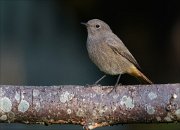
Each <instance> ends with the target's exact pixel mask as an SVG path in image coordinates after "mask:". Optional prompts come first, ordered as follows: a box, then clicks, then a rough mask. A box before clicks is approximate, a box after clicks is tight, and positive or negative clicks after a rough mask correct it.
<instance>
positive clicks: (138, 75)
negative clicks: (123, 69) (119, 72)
mask: <svg viewBox="0 0 180 130" xmlns="http://www.w3.org/2000/svg"><path fill="white" fill-rule="evenodd" d="M129 74H131V75H132V76H135V77H136V78H138V79H140V80H142V81H143V82H145V83H149V84H153V82H152V81H151V80H149V79H148V78H147V77H146V76H145V75H144V74H143V73H142V72H141V71H140V70H138V69H137V68H136V67H135V66H133V67H131V69H130V71H129Z"/></svg>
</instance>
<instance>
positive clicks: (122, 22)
mask: <svg viewBox="0 0 180 130" xmlns="http://www.w3.org/2000/svg"><path fill="white" fill-rule="evenodd" d="M179 5H180V4H178V1H177V2H176V1H167V2H166V1H163V0H159V1H153V0H152V1H149V2H148V1H144V2H143V1H141V2H140V1H139V2H138V1H130V0H119V1H113V0H110V1H104V0H59V1H56V0H0V84H3V85H8V84H11V85H37V86H39V85H62V84H74V85H75V84H78V85H86V84H93V83H94V82H95V81H96V80H97V79H98V78H100V77H101V76H102V75H103V73H102V72H100V71H99V69H98V68H97V67H96V66H95V65H94V64H93V63H92V62H91V61H90V59H89V58H88V54H87V50H86V38H87V32H86V29H85V27H83V26H82V25H81V24H80V22H87V21H88V20H90V19H93V18H98V19H101V20H103V21H105V22H107V23H108V24H109V25H110V27H111V29H112V30H113V32H114V33H115V34H117V35H118V36H119V37H120V38H121V40H122V41H123V42H124V43H125V45H126V46H127V48H128V49H129V50H130V51H131V53H132V54H133V55H134V57H135V58H136V60H137V61H138V62H139V64H140V66H141V68H142V70H143V72H144V73H145V74H146V75H147V76H148V77H149V78H150V79H151V80H152V81H153V82H154V83H157V84H161V83H176V82H179V81H180V8H179ZM116 78H117V76H108V77H107V78H106V79H104V80H103V81H102V82H101V84H102V85H114V84H115V82H116ZM121 83H122V84H139V82H138V81H137V80H136V78H134V77H131V76H129V75H126V74H125V75H123V76H122V78H121ZM9 129H13V130H22V129H27V130H28V129H43V130H49V129H51V130H58V129H63V130H70V129H76V130H80V129H81V130H82V129H83V128H82V127H80V126H74V125H52V126H47V127H46V126H41V125H23V124H11V125H9V124H0V130H9ZM98 129H106V130H110V129H111V130H113V129H114V130H117V129H125V130H131V129H133V130H144V129H146V130H150V129H154V130H161V129H162V130H179V129H180V125H179V124H160V125H159V124H149V125H147V124H143V125H142V124H133V125H123V126H122V125H119V126H113V127H103V128H98Z"/></svg>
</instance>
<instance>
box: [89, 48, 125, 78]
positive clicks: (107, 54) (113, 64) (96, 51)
mask: <svg viewBox="0 0 180 130" xmlns="http://www.w3.org/2000/svg"><path fill="white" fill-rule="evenodd" d="M88 52H89V57H90V58H91V60H92V61H93V62H94V63H95V64H96V65H97V66H98V68H99V69H100V70H101V71H103V72H105V73H106V74H110V75H118V74H123V73H125V72H126V69H125V68H127V65H128V64H126V63H127V61H126V59H125V58H123V57H122V56H121V55H119V54H116V53H114V52H113V51H112V50H111V48H106V47H99V48H93V50H92V49H91V50H90V51H88Z"/></svg>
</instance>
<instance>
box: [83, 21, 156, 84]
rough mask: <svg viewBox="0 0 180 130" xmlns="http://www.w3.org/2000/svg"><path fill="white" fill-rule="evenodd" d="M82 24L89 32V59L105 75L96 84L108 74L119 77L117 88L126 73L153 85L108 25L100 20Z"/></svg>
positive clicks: (87, 43)
mask: <svg viewBox="0 0 180 130" xmlns="http://www.w3.org/2000/svg"><path fill="white" fill-rule="evenodd" d="M81 24H83V25H85V26H86V28H87V32H88V36H87V42H86V47H87V51H88V55H89V58H90V59H91V60H92V62H93V63H94V64H95V65H96V66H97V67H98V68H99V69H100V70H101V71H102V72H104V73H105V75H104V76H102V77H101V78H100V79H99V80H97V81H96V82H95V84H98V83H99V82H100V81H101V80H102V79H104V78H105V77H106V74H108V75H119V76H118V78H117V81H116V84H115V86H117V85H118V83H119V80H120V77H121V75H122V74H125V73H127V74H129V75H132V76H134V77H136V78H138V79H140V80H142V81H144V83H148V84H152V83H153V82H152V81H151V80H149V79H148V78H147V77H146V76H145V75H144V74H143V73H142V72H141V71H140V70H141V69H140V66H139V64H138V62H137V61H136V59H135V58H134V57H133V55H132V54H131V53H130V51H129V50H128V49H127V47H126V46H125V45H124V43H123V42H122V41H121V39H120V38H119V37H118V36H117V35H116V34H114V33H113V32H112V30H111V28H110V27H109V25H108V24H107V23H105V22H104V21H102V20H100V19H92V20H89V21H88V22H86V23H84V22H82V23H81Z"/></svg>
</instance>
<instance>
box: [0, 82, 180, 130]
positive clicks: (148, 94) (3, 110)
mask: <svg viewBox="0 0 180 130" xmlns="http://www.w3.org/2000/svg"><path fill="white" fill-rule="evenodd" d="M112 88H113V87H107V86H92V87H91V86H89V87H83V86H76V85H64V86H11V85H0V122H1V123H2V122H20V123H43V124H44V123H45V124H55V123H58V124H69V123H72V124H80V125H83V126H84V127H85V128H86V129H94V128H97V127H101V126H108V125H114V124H119V123H121V124H123V123H151V122H180V84H159V85H129V86H118V87H117V88H116V91H115V89H114V90H113V91H111V90H112Z"/></svg>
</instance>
